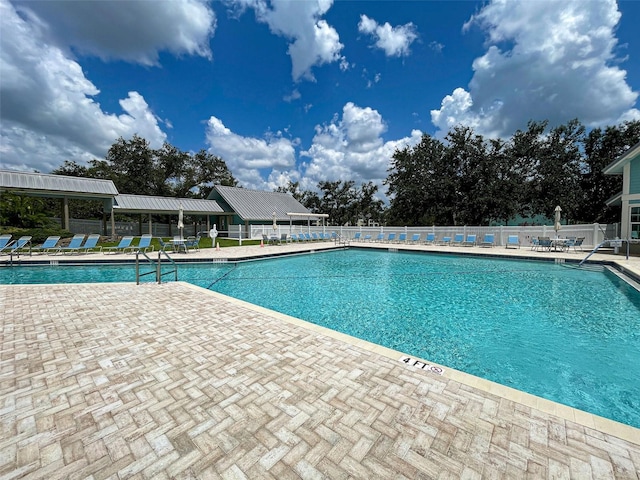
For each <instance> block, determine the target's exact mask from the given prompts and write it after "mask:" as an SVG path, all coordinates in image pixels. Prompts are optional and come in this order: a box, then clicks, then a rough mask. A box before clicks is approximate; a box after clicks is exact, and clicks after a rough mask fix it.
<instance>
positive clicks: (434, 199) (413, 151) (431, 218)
mask: <svg viewBox="0 0 640 480" xmlns="http://www.w3.org/2000/svg"><path fill="white" fill-rule="evenodd" d="M444 154H445V147H444V145H443V144H442V142H440V141H439V140H437V139H435V138H432V137H431V136H429V135H427V134H425V135H423V137H422V139H421V141H420V143H419V144H418V145H416V146H414V147H413V148H409V147H405V148H403V149H402V150H396V152H395V153H394V154H393V157H392V160H391V167H390V168H389V175H388V176H387V179H386V180H385V182H384V183H385V184H386V185H387V187H388V189H387V194H388V195H389V196H390V197H391V201H390V206H389V211H388V213H387V217H388V219H389V222H390V223H392V224H397V225H402V224H404V225H427V224H431V223H436V222H438V223H440V222H442V223H446V222H447V220H449V219H450V218H451V215H450V213H451V211H452V210H451V208H450V207H449V206H448V205H447V201H448V200H449V199H451V197H452V195H453V192H454V191H455V186H454V183H455V180H454V179H453V178H452V176H451V174H452V169H451V168H450V165H448V164H447V163H446V162H445V160H444Z"/></svg>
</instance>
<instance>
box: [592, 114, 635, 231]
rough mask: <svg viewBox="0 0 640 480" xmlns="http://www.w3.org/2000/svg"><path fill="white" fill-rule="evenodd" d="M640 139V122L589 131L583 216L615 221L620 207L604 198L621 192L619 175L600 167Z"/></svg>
mask: <svg viewBox="0 0 640 480" xmlns="http://www.w3.org/2000/svg"><path fill="white" fill-rule="evenodd" d="M639 141H640V121H637V120H636V121H633V122H624V123H623V124H622V125H617V126H613V127H607V128H606V129H605V130H604V131H603V130H602V129H600V128H595V129H593V130H591V131H590V132H589V134H588V135H587V137H586V139H585V144H584V166H583V170H584V173H583V175H582V182H581V183H582V184H581V190H582V193H583V196H582V199H581V205H580V212H581V216H582V219H583V220H585V219H589V221H592V222H602V223H609V222H618V221H620V209H619V208H616V207H608V206H607V204H606V201H607V200H608V199H609V198H611V197H613V196H614V195H616V194H617V193H620V192H621V191H622V177H620V176H616V175H605V174H604V173H603V169H604V168H605V167H606V166H607V165H608V164H609V163H610V162H612V161H613V160H615V159H616V158H617V157H619V156H620V155H622V154H623V153H624V152H625V151H626V150H628V149H629V148H631V147H632V146H634V145H635V144H636V143H638V142H639Z"/></svg>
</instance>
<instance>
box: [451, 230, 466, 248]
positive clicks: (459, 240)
mask: <svg viewBox="0 0 640 480" xmlns="http://www.w3.org/2000/svg"><path fill="white" fill-rule="evenodd" d="M462 242H464V235H463V234H462V233H456V234H455V236H454V237H453V241H452V242H451V245H454V246H460V245H462Z"/></svg>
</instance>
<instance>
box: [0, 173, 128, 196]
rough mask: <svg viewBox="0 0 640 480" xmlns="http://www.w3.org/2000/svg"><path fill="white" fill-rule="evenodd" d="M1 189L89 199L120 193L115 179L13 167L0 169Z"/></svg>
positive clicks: (22, 193) (38, 194)
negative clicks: (15, 168) (24, 170)
mask: <svg viewBox="0 0 640 480" xmlns="http://www.w3.org/2000/svg"><path fill="white" fill-rule="evenodd" d="M0 192H12V193H16V194H20V195H28V196H32V197H47V198H78V199H85V200H112V199H113V198H114V197H115V196H116V195H118V190H117V189H116V186H115V185H114V183H113V182H112V181H111V180H102V179H96V178H85V177H71V176H67V175H52V174H44V173H33V172H18V171H13V170H0Z"/></svg>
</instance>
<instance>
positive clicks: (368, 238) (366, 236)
mask: <svg viewBox="0 0 640 480" xmlns="http://www.w3.org/2000/svg"><path fill="white" fill-rule="evenodd" d="M364 241H365V242H370V241H371V235H369V234H368V233H367V234H366V235H365V236H364Z"/></svg>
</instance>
